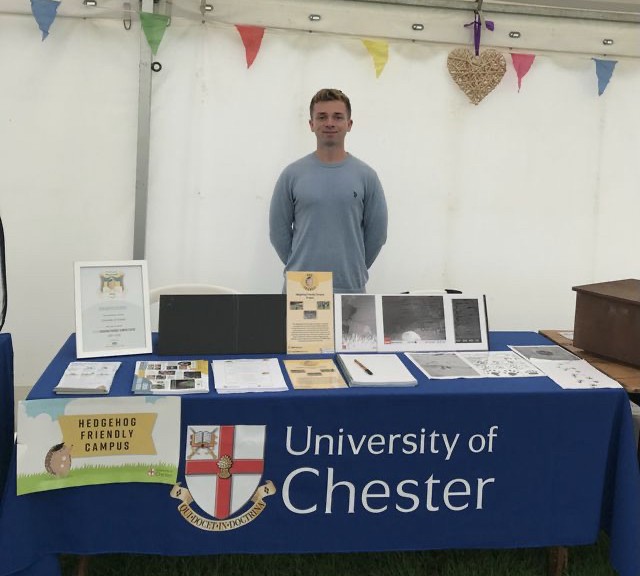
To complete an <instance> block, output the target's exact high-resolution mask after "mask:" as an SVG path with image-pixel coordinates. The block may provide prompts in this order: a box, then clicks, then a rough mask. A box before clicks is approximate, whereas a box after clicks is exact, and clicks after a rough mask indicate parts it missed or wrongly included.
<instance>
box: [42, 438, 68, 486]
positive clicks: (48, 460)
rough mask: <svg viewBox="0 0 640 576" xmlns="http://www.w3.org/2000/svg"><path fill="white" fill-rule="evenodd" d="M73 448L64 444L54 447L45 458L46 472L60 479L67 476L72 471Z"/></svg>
mask: <svg viewBox="0 0 640 576" xmlns="http://www.w3.org/2000/svg"><path fill="white" fill-rule="evenodd" d="M71 448H73V446H71ZM71 448H70V447H69V446H67V445H66V444H65V443H64V442H62V443H61V444H56V445H55V446H52V447H51V448H50V449H49V451H48V452H47V455H46V456H45V457H44V468H45V470H46V471H47V472H49V474H53V475H54V476H59V477H60V478H64V477H65V476H67V475H68V474H69V470H70V469H71Z"/></svg>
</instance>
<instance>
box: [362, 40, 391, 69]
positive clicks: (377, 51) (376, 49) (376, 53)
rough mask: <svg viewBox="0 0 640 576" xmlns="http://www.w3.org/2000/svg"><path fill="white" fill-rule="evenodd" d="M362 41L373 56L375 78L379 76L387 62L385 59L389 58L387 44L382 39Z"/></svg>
mask: <svg viewBox="0 0 640 576" xmlns="http://www.w3.org/2000/svg"><path fill="white" fill-rule="evenodd" d="M362 43H363V44H364V46H365V48H366V49H367V50H368V52H369V54H371V57H372V58H373V65H374V66H375V69H376V78H379V77H380V74H382V70H384V67H385V66H386V64H387V60H389V44H388V43H387V42H383V41H382V40H363V41H362Z"/></svg>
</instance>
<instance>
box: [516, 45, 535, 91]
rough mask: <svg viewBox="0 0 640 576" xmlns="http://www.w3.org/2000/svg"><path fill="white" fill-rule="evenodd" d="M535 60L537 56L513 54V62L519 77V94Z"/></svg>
mask: <svg viewBox="0 0 640 576" xmlns="http://www.w3.org/2000/svg"><path fill="white" fill-rule="evenodd" d="M535 58H536V57H535V54H511V61H512V62H513V67H514V68H515V69H516V74H517V75H518V92H520V88H521V86H522V79H523V78H524V77H525V75H526V74H527V72H529V69H530V68H531V65H532V64H533V61H534V60H535Z"/></svg>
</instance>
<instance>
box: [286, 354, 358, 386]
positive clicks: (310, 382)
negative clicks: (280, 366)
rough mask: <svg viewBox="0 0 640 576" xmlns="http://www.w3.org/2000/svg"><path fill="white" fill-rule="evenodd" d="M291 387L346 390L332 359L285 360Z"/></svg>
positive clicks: (345, 384)
mask: <svg viewBox="0 0 640 576" xmlns="http://www.w3.org/2000/svg"><path fill="white" fill-rule="evenodd" d="M284 367H285V368H286V369H287V373H288V374H289V379H290V380H291V385H292V386H293V387H294V388H295V389H296V390H313V389H318V388H319V389H323V388H346V387H347V383H346V382H345V381H344V378H342V374H340V371H339V370H338V367H337V366H336V364H335V362H334V361H333V360H331V358H318V359H308V360H284Z"/></svg>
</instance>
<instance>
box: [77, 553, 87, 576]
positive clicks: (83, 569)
mask: <svg viewBox="0 0 640 576" xmlns="http://www.w3.org/2000/svg"><path fill="white" fill-rule="evenodd" d="M75 576H89V556H78V564H77V565H76V573H75Z"/></svg>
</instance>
